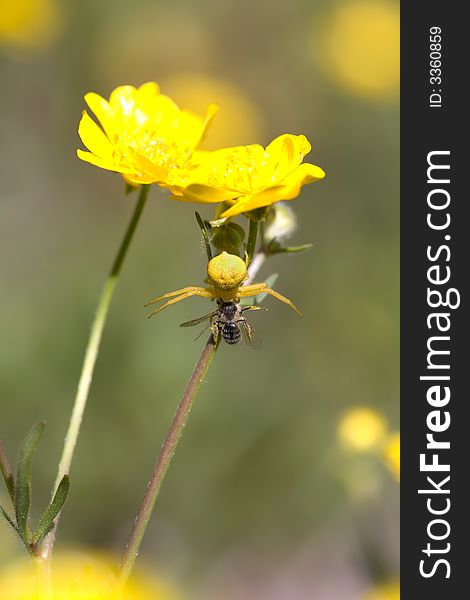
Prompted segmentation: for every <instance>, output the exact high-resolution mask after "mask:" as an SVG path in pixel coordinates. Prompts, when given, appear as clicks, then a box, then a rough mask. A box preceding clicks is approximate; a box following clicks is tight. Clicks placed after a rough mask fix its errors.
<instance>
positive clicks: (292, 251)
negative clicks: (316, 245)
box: [269, 244, 313, 254]
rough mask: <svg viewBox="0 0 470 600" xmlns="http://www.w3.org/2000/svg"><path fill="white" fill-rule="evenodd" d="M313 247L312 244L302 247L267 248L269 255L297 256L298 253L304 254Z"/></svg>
mask: <svg viewBox="0 0 470 600" xmlns="http://www.w3.org/2000/svg"><path fill="white" fill-rule="evenodd" d="M312 247H313V244H303V245H302V246H287V247H286V248H283V247H282V246H273V247H272V248H271V247H270V248H269V254H298V253H300V252H306V251H307V250H310V249H311V248H312Z"/></svg>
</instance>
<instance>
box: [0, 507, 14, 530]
mask: <svg viewBox="0 0 470 600" xmlns="http://www.w3.org/2000/svg"><path fill="white" fill-rule="evenodd" d="M0 512H1V513H2V515H3V516H4V517H5V519H6V520H7V521H8V523H9V524H10V525H11V526H12V527H13V529H14V530H15V532H16V533H18V530H17V529H16V525H15V524H14V523H13V521H12V520H11V519H10V517H9V515H8V513H7V511H6V510H5V509H4V508H3V506H1V505H0Z"/></svg>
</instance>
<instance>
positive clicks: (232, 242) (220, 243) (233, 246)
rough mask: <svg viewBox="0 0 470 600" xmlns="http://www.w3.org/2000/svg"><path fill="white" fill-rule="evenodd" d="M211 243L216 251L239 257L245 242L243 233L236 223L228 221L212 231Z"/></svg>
mask: <svg viewBox="0 0 470 600" xmlns="http://www.w3.org/2000/svg"><path fill="white" fill-rule="evenodd" d="M211 241H212V244H213V246H214V247H215V248H217V250H222V251H223V250H225V252H228V253H229V254H238V255H239V254H240V249H241V248H242V246H243V242H244V241H245V231H244V229H243V227H241V226H240V225H238V223H233V222H232V221H230V222H229V223H224V224H223V225H221V226H220V227H216V228H214V229H213V230H212V239H211Z"/></svg>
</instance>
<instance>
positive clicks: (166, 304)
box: [147, 288, 212, 319]
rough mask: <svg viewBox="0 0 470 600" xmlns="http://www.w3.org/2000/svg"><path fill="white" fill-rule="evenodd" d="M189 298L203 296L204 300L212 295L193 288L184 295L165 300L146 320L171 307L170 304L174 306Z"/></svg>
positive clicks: (202, 289) (201, 289)
mask: <svg viewBox="0 0 470 600" xmlns="http://www.w3.org/2000/svg"><path fill="white" fill-rule="evenodd" d="M191 296H203V297H204V298H212V294H211V293H210V292H208V291H207V290H205V289H204V288H193V290H192V291H190V292H185V293H184V294H180V295H179V296H177V297H176V298H172V299H171V300H167V301H166V302H165V303H164V304H162V305H161V306H159V307H158V308H156V309H155V310H154V311H153V312H151V313H150V314H149V315H148V317H147V318H148V319H150V317H153V315H156V314H157V313H159V312H160V311H162V310H163V309H164V308H166V307H167V306H171V304H176V303H177V302H180V301H181V300H186V298H190V297H191Z"/></svg>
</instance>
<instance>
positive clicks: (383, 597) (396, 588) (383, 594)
mask: <svg viewBox="0 0 470 600" xmlns="http://www.w3.org/2000/svg"><path fill="white" fill-rule="evenodd" d="M363 600H400V583H399V582H398V581H392V582H390V583H385V584H381V585H378V586H377V587H375V588H374V589H373V590H371V591H370V592H368V593H367V594H366V595H365V596H364V598H363Z"/></svg>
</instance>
